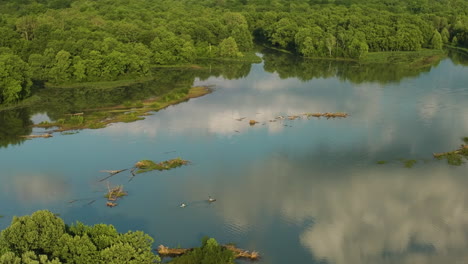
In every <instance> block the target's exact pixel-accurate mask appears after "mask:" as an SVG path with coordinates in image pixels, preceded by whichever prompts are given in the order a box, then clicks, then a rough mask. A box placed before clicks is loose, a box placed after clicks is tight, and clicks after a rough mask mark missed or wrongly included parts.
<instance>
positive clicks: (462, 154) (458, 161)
mask: <svg viewBox="0 0 468 264" xmlns="http://www.w3.org/2000/svg"><path fill="white" fill-rule="evenodd" d="M462 140H463V142H464V143H465V144H462V145H461V146H460V148H458V149H456V150H454V151H449V152H442V153H434V154H433V156H434V158H436V159H439V160H442V159H446V160H447V163H448V164H450V165H454V166H460V165H462V164H463V163H465V161H464V160H463V158H465V159H468V137H464V138H463V139H462Z"/></svg>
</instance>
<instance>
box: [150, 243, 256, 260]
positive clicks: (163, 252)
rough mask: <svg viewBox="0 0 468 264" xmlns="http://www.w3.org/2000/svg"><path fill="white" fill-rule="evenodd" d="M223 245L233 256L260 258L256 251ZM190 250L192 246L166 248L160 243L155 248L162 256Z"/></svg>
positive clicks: (182, 253) (173, 255)
mask: <svg viewBox="0 0 468 264" xmlns="http://www.w3.org/2000/svg"><path fill="white" fill-rule="evenodd" d="M223 247H224V248H225V249H227V250H230V251H232V252H233V253H234V258H245V259H250V260H257V259H259V258H260V254H259V253H258V252H256V251H252V252H250V251H247V250H243V249H239V248H236V247H235V246H233V245H224V246H223ZM192 250H193V248H168V247H165V246H163V245H160V246H159V247H158V249H157V251H158V254H159V255H160V256H162V257H178V256H182V255H184V254H185V253H187V252H189V251H192Z"/></svg>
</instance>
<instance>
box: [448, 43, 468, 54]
mask: <svg viewBox="0 0 468 264" xmlns="http://www.w3.org/2000/svg"><path fill="white" fill-rule="evenodd" d="M445 47H446V48H447V49H449V50H456V51H460V52H462V53H464V54H467V55H468V49H467V48H462V47H456V46H452V45H445Z"/></svg>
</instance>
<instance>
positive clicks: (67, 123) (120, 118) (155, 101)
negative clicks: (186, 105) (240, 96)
mask: <svg viewBox="0 0 468 264" xmlns="http://www.w3.org/2000/svg"><path fill="white" fill-rule="evenodd" d="M211 92H212V89H211V88H209V87H205V86H200V87H192V88H190V89H175V90H172V91H170V92H168V93H165V94H163V95H161V96H158V97H153V98H149V99H146V100H142V101H139V102H134V103H133V104H132V105H126V104H122V105H116V106H113V107H105V108H96V109H82V111H81V112H79V113H68V114H66V115H64V116H63V117H62V118H60V119H57V120H56V121H53V122H48V121H44V122H41V123H39V124H36V125H34V127H40V128H45V129H53V131H52V132H64V131H70V130H81V129H98V128H104V127H106V126H107V125H109V124H112V123H118V122H125V123H129V122H134V121H137V120H143V119H144V116H147V115H151V113H150V112H157V111H159V110H162V109H164V108H166V107H168V106H171V105H175V104H179V103H181V102H185V101H188V100H190V99H192V98H197V97H201V96H204V95H207V94H209V93H211Z"/></svg>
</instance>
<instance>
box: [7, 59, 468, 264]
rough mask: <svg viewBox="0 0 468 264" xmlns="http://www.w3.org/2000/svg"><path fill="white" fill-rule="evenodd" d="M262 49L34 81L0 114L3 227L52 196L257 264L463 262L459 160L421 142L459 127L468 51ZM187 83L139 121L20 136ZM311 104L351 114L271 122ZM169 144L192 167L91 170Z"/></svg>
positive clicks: (467, 100)
mask: <svg viewBox="0 0 468 264" xmlns="http://www.w3.org/2000/svg"><path fill="white" fill-rule="evenodd" d="M260 55H261V56H263V59H264V61H263V62H262V63H259V64H252V65H250V64H234V63H213V65H208V66H207V68H205V69H198V70H196V69H195V70H181V69H179V70H170V69H161V70H160V71H159V72H156V76H157V80H155V81H152V82H149V83H146V84H139V85H134V86H131V87H120V88H116V89H110V90H109V89H107V90H90V89H48V90H47V89H46V90H45V91H43V94H45V95H48V96H49V97H48V99H47V102H46V103H44V104H41V105H37V106H32V107H30V108H26V109H21V110H10V111H3V112H0V168H1V171H0V182H1V184H0V214H1V215H4V216H5V217H4V218H0V228H1V229H3V228H5V227H6V226H8V225H9V223H10V220H11V217H12V216H13V215H25V214H31V213H32V212H34V211H36V210H39V209H49V210H51V211H53V212H54V213H58V214H60V216H61V217H62V218H63V219H64V220H65V221H66V222H67V223H68V224H71V223H73V222H75V221H77V220H79V221H81V222H84V223H86V224H89V225H93V224H97V223H107V224H113V225H115V226H116V227H117V229H118V230H119V231H120V232H126V231H127V230H142V231H144V232H146V233H148V234H149V235H151V236H152V237H153V238H154V239H155V243H154V247H155V248H156V247H157V246H158V245H159V244H164V245H166V246H171V247H178V246H181V247H193V246H197V245H199V244H200V241H201V238H202V237H203V236H210V237H214V238H216V239H217V240H218V241H219V242H220V243H230V242H232V243H235V244H236V245H237V246H238V247H240V248H244V249H248V250H256V251H259V252H260V254H261V255H262V260H261V261H260V262H259V263H272V264H276V263H277V264H280V263H336V264H360V263H369V264H371V263H463V262H464V261H466V259H467V258H468V253H467V252H468V251H467V250H466V248H467V247H468V192H467V191H466V190H467V188H468V170H467V169H468V166H467V164H463V165H461V166H451V165H449V164H447V162H446V161H444V160H441V161H439V160H436V159H434V158H433V157H432V153H435V152H445V151H451V150H454V149H456V148H458V147H459V146H460V144H461V143H463V141H462V140H461V139H462V138H463V137H467V136H468V59H467V58H466V57H463V56H461V55H459V54H452V55H451V56H449V57H447V58H444V59H442V60H441V61H439V62H436V63H434V64H433V65H430V66H425V67H420V68H413V67H408V66H403V65H393V64H387V65H367V66H366V65H359V64H356V63H352V62H334V61H326V60H323V61H304V60H300V59H297V58H292V57H289V56H287V55H280V54H267V53H265V54H260ZM190 84H192V85H209V86H212V87H214V92H213V93H211V94H208V95H206V96H204V97H200V98H196V99H192V100H190V101H188V102H185V103H181V104H178V105H174V106H170V107H168V108H167V109H164V110H161V111H159V112H156V113H154V114H153V115H151V116H147V117H146V119H145V120H142V121H137V122H133V123H115V124H111V125H110V126H108V127H106V128H104V129H96V130H82V131H79V133H77V134H73V135H65V134H63V135H62V134H60V133H55V134H54V137H52V138H48V139H43V138H39V139H34V140H24V139H22V138H19V136H20V135H27V134H29V133H31V132H33V133H40V132H42V131H43V130H42V129H38V128H34V129H33V128H31V127H30V125H31V124H33V123H39V122H41V121H44V120H49V119H58V118H60V116H62V115H63V114H66V113H73V112H75V111H79V110H80V109H82V108H83V107H85V106H86V107H101V106H106V105H113V104H117V103H122V102H124V101H125V100H137V99H142V98H145V97H149V96H152V95H156V94H158V93H161V92H164V91H165V90H168V89H171V88H173V87H176V86H183V85H190ZM314 112H346V113H348V114H349V116H348V117H347V118H334V119H333V118H331V119H326V118H315V117H311V118H310V119H308V118H300V119H296V120H288V119H287V118H286V119H284V120H283V119H279V118H277V119H275V118H276V117H278V116H287V115H299V114H302V113H314ZM242 118H245V119H242ZM237 119H242V120H241V121H238V120H237ZM249 120H256V121H258V122H259V123H257V124H256V125H254V126H250V125H249V123H248V122H249ZM270 120H275V121H274V122H270ZM176 157H181V158H183V159H186V160H189V161H191V164H190V165H188V166H184V167H181V168H177V169H173V170H170V171H164V172H148V173H143V174H138V175H137V176H136V177H134V178H132V179H131V178H130V176H131V174H130V172H129V171H124V172H122V173H120V174H117V175H115V176H113V177H111V178H109V180H108V181H103V182H99V180H100V179H102V178H104V177H106V176H107V175H108V174H106V173H103V172H100V170H117V169H127V168H131V167H132V166H133V165H134V164H135V163H136V162H137V161H139V160H143V159H150V160H155V161H163V160H168V159H172V158H176ZM412 160H415V161H416V163H415V164H414V166H412V167H410V168H409V166H408V167H407V166H405V165H406V163H407V162H408V161H412ZM130 179H131V181H129V180H130ZM120 184H122V185H124V189H125V190H126V191H128V194H129V195H128V196H127V197H124V198H123V199H121V200H119V201H118V206H117V207H114V208H108V207H106V206H105V203H106V200H105V198H104V197H103V196H104V194H105V193H106V190H107V188H108V186H115V185H120ZM208 196H212V197H214V198H216V199H217V201H216V202H214V203H211V204H210V203H208V202H207V201H206V200H207V199H208ZM181 203H186V204H187V207H185V208H180V207H179V205H180V204H181Z"/></svg>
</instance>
